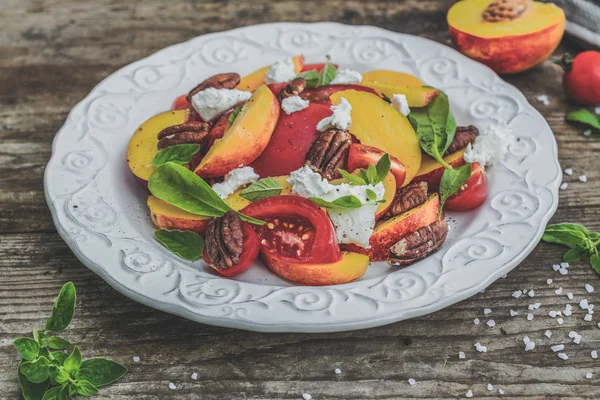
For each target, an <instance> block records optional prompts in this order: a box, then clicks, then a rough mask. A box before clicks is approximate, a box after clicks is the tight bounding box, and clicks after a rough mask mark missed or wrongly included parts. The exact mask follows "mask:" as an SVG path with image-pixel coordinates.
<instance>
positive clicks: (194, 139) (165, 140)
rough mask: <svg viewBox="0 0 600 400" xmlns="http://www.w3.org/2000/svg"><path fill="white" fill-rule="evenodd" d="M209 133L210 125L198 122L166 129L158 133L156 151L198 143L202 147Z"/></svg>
mask: <svg viewBox="0 0 600 400" xmlns="http://www.w3.org/2000/svg"><path fill="white" fill-rule="evenodd" d="M209 131H210V125H209V124H208V123H206V122H199V121H190V122H186V123H184V124H179V125H173V126H169V127H166V128H165V129H163V130H162V131H160V132H159V133H158V149H159V150H161V149H164V148H165V147H169V146H173V145H175V144H186V143H198V144H199V145H200V146H202V145H203V144H204V142H205V139H206V137H207V136H208V132H209Z"/></svg>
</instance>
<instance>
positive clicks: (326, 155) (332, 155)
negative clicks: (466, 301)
mask: <svg viewBox="0 0 600 400" xmlns="http://www.w3.org/2000/svg"><path fill="white" fill-rule="evenodd" d="M351 144H352V138H351V137H350V134H349V133H348V132H347V131H343V130H340V129H335V128H331V129H328V130H326V131H325V132H323V133H322V134H321V136H319V137H318V138H317V140H315V141H314V143H313V144H312V146H311V147H310V149H309V150H308V153H306V164H308V165H309V166H311V167H313V168H314V169H315V170H317V171H318V172H319V173H320V174H321V175H322V176H323V178H325V179H327V180H331V179H335V178H340V177H341V175H340V173H339V172H338V169H339V168H343V167H344V165H346V161H347V160H348V152H349V151H350V145H351Z"/></svg>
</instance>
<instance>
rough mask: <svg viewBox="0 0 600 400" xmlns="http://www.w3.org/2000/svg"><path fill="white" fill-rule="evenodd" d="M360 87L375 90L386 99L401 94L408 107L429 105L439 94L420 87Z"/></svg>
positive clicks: (365, 84)
mask: <svg viewBox="0 0 600 400" xmlns="http://www.w3.org/2000/svg"><path fill="white" fill-rule="evenodd" d="M361 85H364V86H367V87H370V88H372V89H375V90H376V91H377V93H379V94H381V95H385V96H386V97H387V98H390V99H391V98H392V97H393V96H394V95H395V94H403V95H405V96H406V101H407V102H408V105H409V106H410V107H425V106H426V105H427V104H429V103H431V102H432V101H433V99H435V97H436V96H437V95H438V94H439V93H440V91H439V90H437V89H435V88H432V87H427V86H421V87H407V86H393V85H383V84H379V83H368V82H366V83H365V82H363V83H361Z"/></svg>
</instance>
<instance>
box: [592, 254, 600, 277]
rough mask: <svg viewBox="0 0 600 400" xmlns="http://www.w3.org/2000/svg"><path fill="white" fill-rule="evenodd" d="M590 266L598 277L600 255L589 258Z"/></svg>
mask: <svg viewBox="0 0 600 400" xmlns="http://www.w3.org/2000/svg"><path fill="white" fill-rule="evenodd" d="M590 265H591V266H592V269H593V270H594V271H596V273H597V274H598V275H600V254H593V255H592V256H591V257H590Z"/></svg>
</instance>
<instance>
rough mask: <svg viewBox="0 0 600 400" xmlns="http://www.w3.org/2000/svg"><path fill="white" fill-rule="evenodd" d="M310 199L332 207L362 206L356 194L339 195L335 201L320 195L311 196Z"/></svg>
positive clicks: (320, 205)
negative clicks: (319, 196)
mask: <svg viewBox="0 0 600 400" xmlns="http://www.w3.org/2000/svg"><path fill="white" fill-rule="evenodd" d="M308 199H309V200H310V201H312V202H314V203H316V204H317V205H318V206H319V207H323V208H331V209H346V210H350V209H354V208H360V207H362V205H363V204H362V203H361V201H360V200H359V198H358V197H356V196H354V195H348V196H342V197H338V198H337V199H335V200H333V201H327V200H323V199H320V198H318V197H309V198H308Z"/></svg>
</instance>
